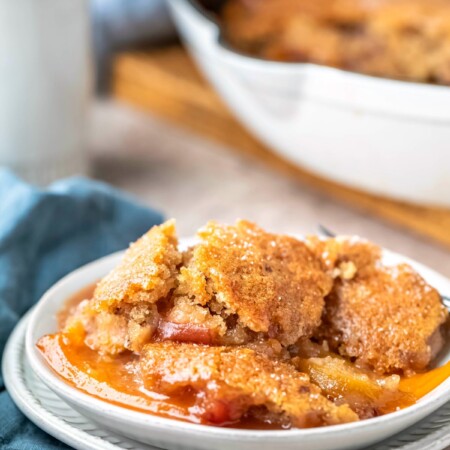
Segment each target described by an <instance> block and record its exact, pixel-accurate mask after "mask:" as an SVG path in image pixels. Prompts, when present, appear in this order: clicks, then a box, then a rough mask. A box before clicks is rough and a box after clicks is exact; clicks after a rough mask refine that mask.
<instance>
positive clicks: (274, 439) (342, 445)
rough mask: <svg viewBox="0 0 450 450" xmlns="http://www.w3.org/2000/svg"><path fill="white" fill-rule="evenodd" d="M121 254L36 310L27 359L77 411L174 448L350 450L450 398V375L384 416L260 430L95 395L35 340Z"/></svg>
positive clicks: (73, 279)
mask: <svg viewBox="0 0 450 450" xmlns="http://www.w3.org/2000/svg"><path fill="white" fill-rule="evenodd" d="M120 257H121V254H120V253H116V254H113V255H111V256H109V257H106V258H102V259H100V260H98V261H95V262H93V263H91V264H88V265H86V266H84V267H82V268H81V269H78V270H76V271H75V272H73V273H72V274H70V275H68V276H67V277H65V278H63V279H62V280H61V281H60V282H58V283H57V284H56V285H55V286H53V287H52V288H51V289H50V290H49V291H48V292H47V293H46V294H45V295H44V296H43V298H42V299H41V301H40V302H39V303H38V304H37V306H36V308H35V309H34V311H33V313H32V315H31V318H30V324H29V327H28V330H27V335H26V352H27V357H28V360H29V362H30V365H31V367H32V369H33V370H34V371H35V373H36V374H37V375H38V376H39V377H40V378H41V380H42V381H43V382H44V383H45V384H46V385H47V386H48V387H49V388H50V389H52V390H53V391H54V392H55V393H56V394H57V395H58V396H60V397H61V398H62V399H64V400H65V401H66V402H67V403H69V405H71V406H72V407H73V408H74V409H76V410H77V411H79V412H80V413H82V414H83V415H85V416H86V417H88V418H90V419H92V420H94V421H96V422H98V423H100V424H101V425H102V426H104V427H106V428H108V429H111V430H114V431H115V432H118V433H120V434H123V435H125V436H128V437H130V438H133V439H136V440H138V441H140V442H144V443H147V444H150V445H155V446H159V447H164V448H168V449H170V450H172V449H180V448H184V449H187V448H189V449H195V450H197V449H204V450H210V449H211V448H214V449H217V450H220V449H229V448H233V449H236V450H237V449H242V450H256V449H257V450H265V449H273V448H274V447H277V448H278V449H279V450H290V449H298V446H299V444H301V446H302V449H303V450H338V449H351V448H360V447H364V446H368V445H371V444H373V443H374V442H377V441H380V440H382V439H386V438H388V437H389V436H392V435H394V434H395V433H398V432H400V431H402V430H404V429H406V428H407V427H409V426H411V425H413V424H414V423H416V422H418V421H420V420H421V419H423V418H424V417H426V416H427V415H429V414H431V413H432V412H434V411H436V410H437V409H438V408H439V407H441V406H443V405H444V404H445V403H446V402H447V401H448V400H450V379H447V380H446V381H445V382H444V383H442V384H441V385H440V386H438V387H437V388H436V389H434V390H433V391H432V392H431V393H429V394H428V395H426V396H425V397H423V398H422V399H420V400H419V401H418V402H417V403H416V404H415V405H413V406H410V407H408V408H406V409H403V410H401V411H397V412H394V413H391V414H388V415H385V416H382V417H377V418H374V419H370V420H363V421H360V422H356V423H349V424H343V425H335V426H329V427H324V428H315V429H292V430H276V431H262V430H239V429H227V428H219V427H207V426H203V425H196V424H191V423H185V422H180V421H175V420H170V419H165V418H161V417H157V416H153V415H150V414H145V413H141V412H136V411H132V410H128V409H126V408H121V407H119V406H116V405H112V404H110V403H107V402H104V401H102V400H99V399H97V398H94V397H91V396H89V395H87V394H85V393H83V392H81V391H79V390H77V389H75V388H73V387H71V386H70V385H69V384H67V383H65V382H64V381H63V380H62V379H61V378H60V377H59V376H57V375H56V374H55V373H54V372H53V370H52V369H51V368H50V367H49V366H48V364H47V363H46V362H45V360H44V358H43V357H42V355H41V354H40V352H39V351H38V350H37V348H36V346H35V343H36V342H37V340H38V339H39V338H40V337H41V336H42V335H44V334H47V333H52V332H55V331H56V330H57V324H56V319H55V315H56V312H57V311H58V310H59V309H60V308H61V305H62V303H63V302H64V301H65V300H66V299H67V298H68V297H70V296H71V295H72V294H74V293H75V292H77V291H78V290H79V289H80V288H82V287H83V286H86V285H89V284H91V283H93V282H95V281H96V280H98V279H99V278H100V277H102V276H104V275H105V274H106V273H107V272H109V270H111V269H112V268H113V267H114V266H115V265H116V264H117V263H118V261H119V259H120ZM384 261H385V262H386V263H387V264H396V263H399V262H409V263H411V264H412V265H414V266H415V268H416V269H417V270H418V271H419V272H420V273H421V274H422V275H423V276H424V277H425V278H426V279H427V280H428V281H429V282H430V283H431V284H432V285H433V286H435V287H436V288H437V289H438V290H439V291H440V292H442V293H445V292H446V293H448V292H450V281H449V280H447V279H446V278H444V277H443V276H441V275H439V274H437V273H436V272H434V271H432V270H430V269H427V268H426V267H424V266H422V265H420V264H417V263H414V262H413V261H411V260H408V259H407V258H404V257H401V256H399V255H396V254H394V253H391V252H385V254H384ZM447 349H448V347H447ZM448 350H449V349H448ZM449 359H450V351H447V353H446V355H445V357H444V358H442V359H441V361H439V363H440V364H443V363H444V362H447V361H448V360H449Z"/></svg>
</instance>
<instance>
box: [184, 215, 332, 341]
mask: <svg viewBox="0 0 450 450" xmlns="http://www.w3.org/2000/svg"><path fill="white" fill-rule="evenodd" d="M199 238H200V243H199V244H198V245H196V246H195V248H194V249H193V253H192V258H191V259H190V261H189V263H188V265H187V267H185V268H182V269H181V275H180V286H179V288H178V290H179V292H180V293H181V294H183V295H187V296H188V297H190V298H192V299H193V300H194V301H195V302H196V303H198V304H200V305H204V306H209V308H210V309H211V310H213V311H214V312H215V314H221V315H223V316H226V317H228V316H232V315H236V316H237V317H238V322H239V323H240V324H241V325H243V326H245V327H247V328H248V329H250V330H252V331H253V332H262V333H266V334H268V335H269V337H272V338H277V339H279V340H280V341H281V342H282V343H283V344H284V345H289V344H292V343H294V342H295V341H297V340H298V339H299V338H300V337H308V336H311V335H312V333H313V332H314V330H315V328H316V327H317V326H318V325H319V323H320V317H321V313H322V309H323V297H324V296H325V295H326V294H327V293H328V292H329V291H330V289H331V278H330V277H329V276H327V275H326V274H325V272H324V267H323V265H322V264H321V262H320V261H319V260H318V258H316V257H315V256H314V255H313V253H312V252H311V251H310V250H309V249H308V248H307V246H306V245H305V244H304V243H303V242H301V241H299V240H297V239H295V238H293V237H289V236H283V235H275V234H270V233H267V232H265V231H263V230H262V229H260V228H258V227H257V226H256V225H254V224H253V223H250V222H246V221H238V222H237V223H236V225H234V226H226V225H219V224H216V223H214V222H210V223H208V224H207V226H206V227H205V228H204V229H202V230H201V231H200V232H199Z"/></svg>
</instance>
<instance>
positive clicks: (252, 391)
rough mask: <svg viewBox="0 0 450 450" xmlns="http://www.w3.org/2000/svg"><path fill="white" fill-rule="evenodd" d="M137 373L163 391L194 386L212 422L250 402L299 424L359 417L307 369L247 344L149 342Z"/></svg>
mask: <svg viewBox="0 0 450 450" xmlns="http://www.w3.org/2000/svg"><path fill="white" fill-rule="evenodd" d="M141 373H142V376H143V379H144V383H145V386H146V387H147V388H148V389H151V390H154V391H156V392H159V393H162V394H165V395H173V394H174V393H176V392H179V391H184V390H186V388H190V389H192V390H194V391H195V393H196V395H197V403H196V406H197V408H199V409H200V410H202V416H203V418H204V419H205V420H206V421H207V422H210V423H216V424H217V423H219V424H220V423H221V424H224V423H232V422H235V421H237V420H239V419H240V418H241V417H242V416H243V415H244V414H246V413H247V412H248V411H249V410H251V408H254V407H265V408H267V410H268V411H270V412H272V413H274V414H275V415H276V416H277V418H278V420H279V421H281V422H283V423H284V424H285V425H291V426H295V427H300V428H304V427H313V426H322V425H331V424H338V423H346V422H352V421H356V420H358V417H357V415H356V414H355V413H354V412H353V411H352V410H351V409H350V408H349V407H348V406H347V405H343V406H336V405H335V404H333V403H332V402H331V401H329V400H327V399H326V398H325V397H323V396H322V395H321V394H320V389H319V388H317V387H316V386H314V385H312V384H311V383H310V382H309V379H308V377H307V376H306V375H305V374H302V373H299V372H297V371H296V370H295V369H294V368H293V367H292V366H290V365H288V364H285V363H282V362H277V361H272V360H270V359H268V358H267V357H265V356H263V355H260V354H258V353H257V352H255V351H253V350H250V349H247V348H242V347H208V346H199V345H195V344H174V343H169V342H164V343H158V344H149V345H147V346H145V348H144V350H143V355H142V357H141Z"/></svg>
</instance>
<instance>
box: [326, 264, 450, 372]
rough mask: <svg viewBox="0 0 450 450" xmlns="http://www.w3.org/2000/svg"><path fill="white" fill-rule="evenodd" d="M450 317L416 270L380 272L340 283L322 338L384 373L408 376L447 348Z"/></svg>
mask: <svg viewBox="0 0 450 450" xmlns="http://www.w3.org/2000/svg"><path fill="white" fill-rule="evenodd" d="M447 316H448V311H447V309H446V308H445V307H444V306H443V305H442V302H441V299H440V296H439V293H438V292H437V291H436V290H435V289H433V288H432V287H431V286H429V285H428V284H427V283H426V282H425V281H424V280H423V279H422V278H421V277H420V275H418V274H417V273H416V272H415V271H414V270H413V269H412V268H411V267H410V266H408V265H406V264H402V265H399V266H395V267H380V268H378V269H377V270H374V271H373V272H372V273H370V275H367V276H361V277H359V276H356V277H355V278H354V279H352V280H344V281H338V282H337V283H336V284H335V287H334V289H333V292H332V294H330V295H329V297H328V298H327V300H326V307H325V315H324V318H323V325H322V326H321V328H320V331H319V333H318V334H319V335H320V336H321V337H323V338H325V339H327V340H328V343H329V344H330V346H331V348H333V349H335V350H337V351H339V352H340V353H341V354H342V355H344V356H346V357H350V358H356V359H357V360H358V362H360V363H362V364H365V365H368V366H369V367H373V368H374V369H375V370H376V371H377V372H379V373H395V372H404V373H407V374H408V373H413V372H415V371H418V370H422V369H425V368H426V367H427V366H428V364H429V363H430V361H431V360H432V358H433V357H434V356H435V355H436V353H437V352H438V351H439V350H440V349H441V347H442V345H443V337H442V335H441V326H442V325H443V324H444V323H445V321H446V320H447Z"/></svg>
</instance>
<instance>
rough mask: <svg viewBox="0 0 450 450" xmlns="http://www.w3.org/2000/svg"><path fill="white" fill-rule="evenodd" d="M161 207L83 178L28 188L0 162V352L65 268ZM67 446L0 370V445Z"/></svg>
mask: <svg viewBox="0 0 450 450" xmlns="http://www.w3.org/2000/svg"><path fill="white" fill-rule="evenodd" d="M162 220H163V217H162V215H161V214H160V213H158V212H156V211H153V210H151V209H148V208H145V207H143V206H139V205H137V204H136V203H134V202H133V200H132V199H130V198H128V197H127V196H125V195H124V194H122V193H120V192H119V191H117V190H115V189H113V188H111V187H109V186H107V185H105V184H102V183H99V182H95V181H92V180H88V179H85V178H71V179H68V180H63V181H59V182H56V183H54V184H53V185H51V186H49V188H48V189H46V190H41V189H38V188H35V187H32V186H30V185H28V184H26V183H24V182H23V181H21V180H19V179H18V178H16V177H15V175H14V174H12V173H11V172H9V171H8V170H6V169H0V356H2V355H3V351H4V348H5V344H6V340H7V338H8V336H9V334H10V333H11V331H12V329H13V328H14V326H15V324H16V323H17V322H18V320H19V319H20V317H21V316H22V315H23V314H24V313H25V312H26V311H27V310H28V309H29V308H30V307H31V306H32V305H33V304H34V303H36V302H37V301H38V300H39V298H40V297H41V296H42V294H43V293H44V292H45V291H46V290H47V289H48V288H49V287H50V286H51V285H52V284H54V283H55V282H56V281H58V280H59V279H60V278H61V277H63V276H64V275H66V274H67V273H69V272H71V271H72V270H74V269H76V268H78V267H80V266H82V265H83V264H86V263H88V262H90V261H93V260H95V259H97V258H100V257H102V256H105V255H107V254H109V253H112V252H114V251H117V250H120V249H123V248H125V247H127V246H128V244H129V243H130V242H131V241H133V240H135V239H136V238H137V237H139V236H140V235H142V234H143V233H145V231H147V230H148V229H149V228H150V227H151V226H153V225H155V224H158V223H161V222H162ZM44 448H45V449H60V448H68V447H67V446H66V445H65V444H62V443H60V442H59V441H57V440H56V439H53V438H52V437H50V436H49V435H47V434H46V433H44V432H43V431H41V430H39V429H38V428H37V427H35V426H34V425H33V424H32V423H31V422H29V421H28V420H27V419H26V418H25V417H24V416H23V415H22V414H21V413H20V412H19V410H18V409H17V408H16V407H15V405H14V404H13V402H12V401H11V398H10V397H9V395H8V393H7V392H6V391H5V386H4V382H3V376H2V375H0V449H2V450H4V449H5V450H6V449H7V450H9V449H11V450H12V449H14V450H37V449H44Z"/></svg>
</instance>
